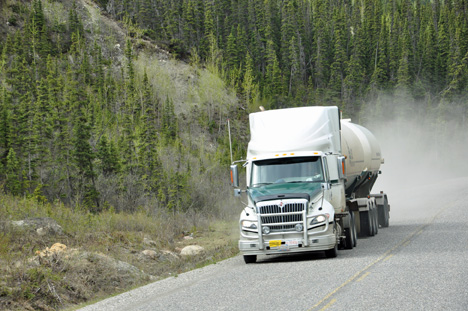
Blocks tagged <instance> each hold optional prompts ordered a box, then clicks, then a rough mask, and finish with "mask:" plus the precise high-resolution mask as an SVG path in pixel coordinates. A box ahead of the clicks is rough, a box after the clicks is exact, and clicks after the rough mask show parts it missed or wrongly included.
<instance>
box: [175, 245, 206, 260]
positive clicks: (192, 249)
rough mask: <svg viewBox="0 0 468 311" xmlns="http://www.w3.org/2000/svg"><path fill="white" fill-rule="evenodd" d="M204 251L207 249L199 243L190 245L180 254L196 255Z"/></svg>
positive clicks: (184, 255)
mask: <svg viewBox="0 0 468 311" xmlns="http://www.w3.org/2000/svg"><path fill="white" fill-rule="evenodd" d="M204 251H205V249H204V248H203V247H201V246H199V245H189V246H186V247H184V248H183V249H182V250H181V251H180V255H181V256H183V257H187V256H196V255H200V254H202V253H203V252H204Z"/></svg>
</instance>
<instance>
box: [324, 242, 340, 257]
mask: <svg viewBox="0 0 468 311" xmlns="http://www.w3.org/2000/svg"><path fill="white" fill-rule="evenodd" d="M325 256H326V257H327V258H335V257H336V256H338V243H336V244H335V247H333V248H331V249H327V250H326V251H325Z"/></svg>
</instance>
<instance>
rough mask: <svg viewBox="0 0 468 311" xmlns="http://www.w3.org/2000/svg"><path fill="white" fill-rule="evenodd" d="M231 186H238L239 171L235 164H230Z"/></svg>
mask: <svg viewBox="0 0 468 311" xmlns="http://www.w3.org/2000/svg"><path fill="white" fill-rule="evenodd" d="M231 186H233V187H235V188H238V187H239V172H238V171H237V165H236V164H233V165H231Z"/></svg>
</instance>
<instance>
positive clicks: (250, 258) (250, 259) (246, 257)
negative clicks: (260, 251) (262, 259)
mask: <svg viewBox="0 0 468 311" xmlns="http://www.w3.org/2000/svg"><path fill="white" fill-rule="evenodd" d="M256 261H257V255H244V262H245V263H246V264H249V263H255V262H256Z"/></svg>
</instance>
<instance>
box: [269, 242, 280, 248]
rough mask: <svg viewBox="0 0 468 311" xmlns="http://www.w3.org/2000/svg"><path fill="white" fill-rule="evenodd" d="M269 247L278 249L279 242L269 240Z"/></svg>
mask: <svg viewBox="0 0 468 311" xmlns="http://www.w3.org/2000/svg"><path fill="white" fill-rule="evenodd" d="M269 244H270V247H280V246H281V240H271V241H270V242H269Z"/></svg>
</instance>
